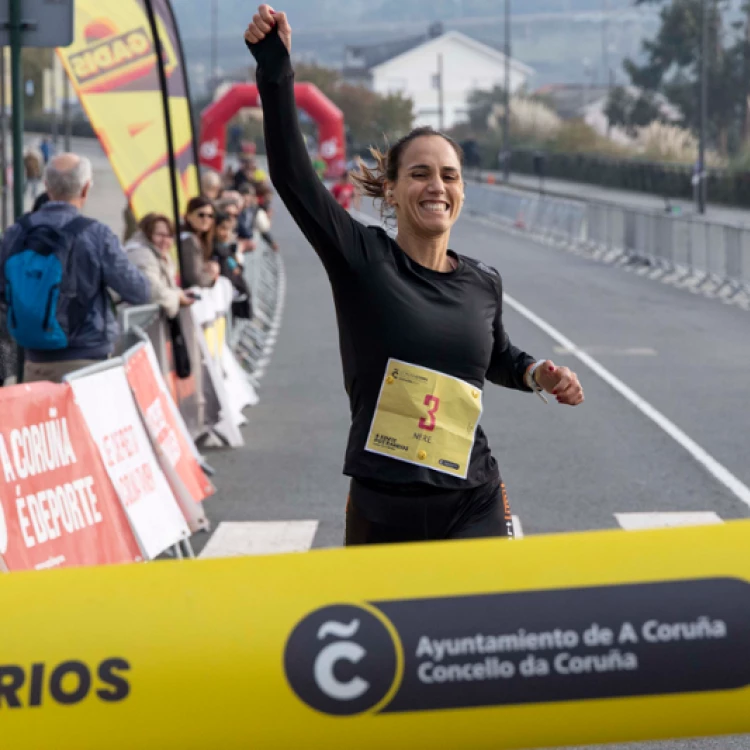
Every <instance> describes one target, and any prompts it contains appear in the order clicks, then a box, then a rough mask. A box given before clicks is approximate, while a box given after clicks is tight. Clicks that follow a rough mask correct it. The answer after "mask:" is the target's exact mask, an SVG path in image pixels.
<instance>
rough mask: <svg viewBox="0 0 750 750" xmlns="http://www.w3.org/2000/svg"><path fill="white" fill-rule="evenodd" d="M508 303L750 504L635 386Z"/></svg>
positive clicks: (748, 495) (748, 494) (742, 487)
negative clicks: (628, 383) (638, 392)
mask: <svg viewBox="0 0 750 750" xmlns="http://www.w3.org/2000/svg"><path fill="white" fill-rule="evenodd" d="M503 299H504V301H505V302H506V304H507V305H508V306H509V307H511V308H513V309H514V310H515V311H516V312H517V313H518V314H519V315H522V316H523V317H524V318H526V320H528V321H529V322H531V323H533V324H534V325H535V326H536V327H537V328H539V329H540V330H542V331H544V333H546V334H547V335H548V336H549V337H550V338H551V339H553V340H554V341H556V342H557V343H558V344H559V345H560V346H562V347H565V349H567V350H568V351H569V352H570V354H572V355H573V356H574V357H576V358H577V359H579V360H580V361H581V362H583V364H585V365H586V366H587V367H588V368H589V369H590V370H592V371H593V372H594V373H595V374H596V375H598V376H599V377H600V378H601V379H602V380H603V381H604V382H605V383H607V385H610V386H611V387H612V388H614V389H615V390H616V391H617V392H618V393H619V394H620V395H621V396H622V397H623V398H624V399H626V400H627V401H629V402H630V403H631V404H632V405H633V406H635V408H636V409H638V410H639V411H640V412H641V413H643V414H644V415H645V416H647V417H648V418H649V419H650V420H651V421H652V422H654V423H655V424H656V425H657V426H658V427H660V428H661V429H662V430H664V432H666V433H667V435H669V436H670V437H671V438H672V439H673V440H674V441H675V442H676V443H678V444H679V445H680V446H681V447H682V448H684V449H685V450H686V451H687V452H688V453H689V454H690V455H691V456H692V457H693V458H694V459H695V460H696V461H697V462H698V463H699V464H700V465H701V466H702V467H703V468H704V469H705V470H706V471H708V472H709V474H711V475H712V476H713V477H714V479H716V480H717V481H719V482H720V483H721V484H723V485H724V486H725V487H726V488H727V489H728V490H729V491H730V492H731V493H732V494H733V495H735V496H736V497H737V498H738V499H739V500H741V501H742V502H743V503H745V505H747V506H750V487H748V486H747V485H746V484H744V483H743V482H742V481H741V480H740V479H738V478H737V477H736V476H735V475H734V474H732V473H731V472H730V471H729V469H727V468H726V467H725V466H724V465H723V464H720V463H719V462H718V461H717V460H716V459H715V458H714V457H713V456H711V455H710V454H709V453H708V452H707V451H706V450H704V449H703V448H701V446H700V445H698V443H696V442H695V441H694V440H693V439H692V438H691V437H689V436H688V435H687V434H686V433H685V432H683V431H682V430H681V429H680V428H679V427H678V426H677V425H676V424H674V422H672V421H670V420H669V419H667V417H665V416H664V415H663V414H662V413H661V412H660V411H658V410H657V409H655V408H654V407H653V406H651V404H649V403H648V401H646V400H645V399H643V398H641V397H640V396H639V395H638V394H637V393H636V392H635V391H634V390H633V389H632V388H630V387H629V386H627V385H625V383H623V382H622V380H620V379H619V378H618V377H616V376H615V375H613V374H612V373H611V372H610V371H609V370H607V369H606V368H605V367H604V366H603V365H601V364H600V363H599V362H597V361H596V360H595V359H594V358H593V357H592V356H590V355H589V354H587V353H586V352H584V351H583V350H582V349H580V348H579V347H578V346H576V345H575V344H574V343H573V342H572V341H571V340H570V339H569V338H567V337H566V336H564V335H563V334H562V333H560V331H558V330H557V329H556V328H554V327H553V326H551V325H550V324H549V323H547V321H545V320H543V319H542V318H540V317H539V316H538V315H536V314H535V313H533V312H532V311H531V310H529V308H528V307H525V306H524V305H522V304H521V303H520V302H518V301H517V300H515V299H513V297H510V296H509V295H507V294H505V295H503Z"/></svg>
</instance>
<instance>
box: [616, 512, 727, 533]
mask: <svg viewBox="0 0 750 750" xmlns="http://www.w3.org/2000/svg"><path fill="white" fill-rule="evenodd" d="M615 518H616V519H617V523H619V524H620V526H621V527H622V528H623V529H625V530H626V531H641V530H642V529H667V528H672V527H675V526H709V525H713V524H717V523H724V522H723V521H722V520H721V518H720V517H719V516H718V514H716V513H714V512H713V511H700V512H693V513H615Z"/></svg>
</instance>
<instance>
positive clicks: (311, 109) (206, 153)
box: [199, 83, 346, 177]
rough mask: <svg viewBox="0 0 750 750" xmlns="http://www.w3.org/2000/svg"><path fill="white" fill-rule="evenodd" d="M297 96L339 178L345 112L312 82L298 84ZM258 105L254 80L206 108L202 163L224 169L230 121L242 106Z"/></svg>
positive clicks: (333, 173) (332, 171) (330, 167)
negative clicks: (316, 130) (313, 124)
mask: <svg viewBox="0 0 750 750" xmlns="http://www.w3.org/2000/svg"><path fill="white" fill-rule="evenodd" d="M294 97H295V99H296V100H297V106H298V107H300V108H301V109H304V110H305V112H307V114H308V115H310V117H312V119H313V120H315V122H317V123H318V142H319V144H320V154H321V156H322V157H323V159H325V161H326V164H327V165H328V169H327V170H326V176H328V177H337V176H338V175H339V174H340V173H341V172H342V171H343V170H344V169H345V168H346V152H345V149H344V115H343V113H342V112H341V110H340V109H339V108H338V107H337V106H336V105H335V104H334V103H333V102H332V101H331V100H330V99H328V97H326V96H324V95H323V94H322V93H321V92H320V90H319V89H318V88H317V87H316V86H314V85H313V84H312V83H295V84H294ZM258 105H259V99H258V87H257V86H256V85H255V84H254V83H238V84H236V85H234V86H232V88H231V89H229V91H227V93H226V94H224V96H222V97H221V98H220V99H217V100H216V101H215V102H213V104H211V105H210V106H209V107H207V108H206V109H205V110H204V111H203V114H202V116H201V137H200V150H199V154H200V162H201V165H203V166H205V167H209V168H210V169H214V170H216V171H217V172H219V173H221V172H223V171H224V157H225V155H226V147H227V123H228V122H229V121H230V120H231V119H232V118H233V117H234V116H235V115H236V114H237V112H239V110H240V109H242V108H243V107H257V106H258Z"/></svg>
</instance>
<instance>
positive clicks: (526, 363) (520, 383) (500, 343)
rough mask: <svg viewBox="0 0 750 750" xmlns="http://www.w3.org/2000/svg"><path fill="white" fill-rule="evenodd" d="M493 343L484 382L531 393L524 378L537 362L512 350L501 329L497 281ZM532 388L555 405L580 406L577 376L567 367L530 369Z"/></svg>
mask: <svg viewBox="0 0 750 750" xmlns="http://www.w3.org/2000/svg"><path fill="white" fill-rule="evenodd" d="M492 330H493V334H494V338H495V343H494V346H493V348H492V356H491V358H490V366H489V368H488V369H487V380H489V381H490V382H491V383H495V384H496V385H501V386H503V387H505V388H514V389H516V390H519V391H526V392H527V393H530V392H533V391H534V390H535V389H533V388H531V387H530V386H529V383H528V381H527V377H526V376H527V375H528V374H529V372H530V371H531V369H532V367H534V365H535V364H536V362H537V360H536V359H534V357H532V356H531V355H530V354H528V353H527V352H524V351H523V350H521V349H519V348H518V347H517V346H514V345H513V344H512V343H511V341H510V337H509V336H508V333H507V331H506V330H505V326H504V325H503V289H502V282H500V280H499V279H498V304H497V310H496V312H495V320H494V322H493V326H492ZM532 377H533V378H534V382H535V383H536V385H537V386H538V387H539V388H540V389H541V390H543V391H546V392H547V393H551V394H552V395H553V396H555V397H556V398H557V402H558V403H559V404H566V405H568V406H577V405H578V404H581V403H583V388H582V387H581V384H580V382H579V381H578V376H577V375H576V374H575V373H574V372H572V371H571V370H570V369H569V368H567V367H557V366H556V365H555V363H554V362H552V361H551V360H545V361H544V362H543V363H541V364H540V365H539V366H538V367H536V368H535V369H534V373H533V375H532Z"/></svg>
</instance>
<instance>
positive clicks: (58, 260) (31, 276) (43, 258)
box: [4, 215, 94, 350]
mask: <svg viewBox="0 0 750 750" xmlns="http://www.w3.org/2000/svg"><path fill="white" fill-rule="evenodd" d="M93 223H94V220H93V219H87V218H85V217H83V216H77V217H76V218H75V219H73V220H72V221H70V222H68V223H67V224H66V225H65V226H64V227H62V228H61V229H56V228H55V227H51V226H45V225H42V224H37V225H33V224H32V222H31V218H30V216H29V215H26V216H24V217H23V218H22V219H21V220H20V222H19V225H20V227H21V233H20V235H19V237H18V238H17V240H16V242H15V244H14V247H13V250H12V251H11V252H10V254H9V256H8V258H7V259H6V261H5V267H4V272H5V274H4V275H5V301H6V302H7V304H8V316H7V320H8V330H9V332H10V334H11V336H13V338H14V339H15V340H16V341H17V342H18V344H19V345H20V346H22V347H23V348H24V349H38V350H54V349H65V348H66V347H67V346H68V342H69V340H70V337H71V336H72V335H73V334H74V333H75V332H76V330H77V328H78V327H79V326H80V325H81V323H83V320H84V318H85V315H81V314H80V312H81V311H80V308H79V306H78V305H76V304H75V301H76V291H77V290H76V274H75V273H71V271H72V268H73V262H72V258H73V246H74V245H75V241H76V237H77V235H79V234H80V233H81V232H83V231H84V229H86V227H88V226H89V225H90V224H93ZM71 303H73V304H71Z"/></svg>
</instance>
